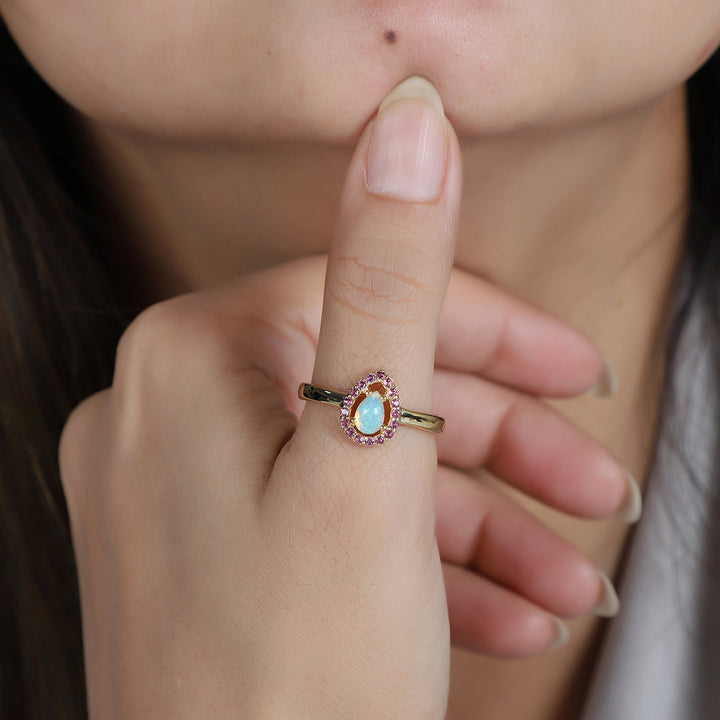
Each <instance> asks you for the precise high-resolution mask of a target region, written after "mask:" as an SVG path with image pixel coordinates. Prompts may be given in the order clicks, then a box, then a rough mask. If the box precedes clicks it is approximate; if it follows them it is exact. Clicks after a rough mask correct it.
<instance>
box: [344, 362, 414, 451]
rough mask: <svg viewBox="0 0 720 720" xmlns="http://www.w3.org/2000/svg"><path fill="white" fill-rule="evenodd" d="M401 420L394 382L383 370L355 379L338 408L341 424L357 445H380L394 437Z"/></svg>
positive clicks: (400, 409)
mask: <svg viewBox="0 0 720 720" xmlns="http://www.w3.org/2000/svg"><path fill="white" fill-rule="evenodd" d="M401 417H402V408H401V407H400V398H399V396H398V392H397V390H396V388H395V383H394V382H393V381H392V380H391V379H390V377H388V375H387V374H386V373H385V372H383V371H382V370H377V371H376V372H372V373H369V374H368V375H367V377H365V378H363V379H362V380H358V382H357V383H356V384H355V386H354V387H353V389H352V390H351V391H350V392H349V393H348V394H347V395H346V396H345V399H344V401H343V404H342V407H341V408H340V425H341V426H342V428H343V430H344V431H345V434H346V435H347V436H348V437H349V438H350V439H351V440H352V441H353V442H355V443H357V444H358V445H365V446H373V445H383V444H384V443H385V442H387V441H388V440H390V439H391V438H392V437H393V436H394V435H395V431H396V430H397V429H398V427H399V426H400V419H401Z"/></svg>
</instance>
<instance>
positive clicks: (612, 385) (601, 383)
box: [589, 358, 617, 398]
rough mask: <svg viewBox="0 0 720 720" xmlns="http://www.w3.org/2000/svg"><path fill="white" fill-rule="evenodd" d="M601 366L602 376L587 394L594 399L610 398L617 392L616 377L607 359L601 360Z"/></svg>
mask: <svg viewBox="0 0 720 720" xmlns="http://www.w3.org/2000/svg"><path fill="white" fill-rule="evenodd" d="M603 365H604V369H603V374H602V375H601V376H600V379H599V380H598V381H597V382H596V383H595V384H594V385H593V386H592V387H591V388H590V390H589V392H590V394H592V395H595V396H596V397H600V398H607V397H612V396H613V395H614V394H615V393H616V392H617V375H616V374H615V370H614V369H613V366H612V365H611V364H610V361H609V360H608V359H607V358H603Z"/></svg>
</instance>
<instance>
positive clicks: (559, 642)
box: [548, 618, 570, 650]
mask: <svg viewBox="0 0 720 720" xmlns="http://www.w3.org/2000/svg"><path fill="white" fill-rule="evenodd" d="M553 620H554V621H555V627H556V631H555V639H554V640H553V642H552V645H550V647H549V648H548V650H554V649H555V648H559V647H562V646H563V645H565V644H567V641H568V640H569V639H570V631H569V630H568V628H567V625H566V624H565V623H564V622H563V621H562V620H558V618H553Z"/></svg>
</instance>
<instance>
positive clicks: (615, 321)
mask: <svg viewBox="0 0 720 720" xmlns="http://www.w3.org/2000/svg"><path fill="white" fill-rule="evenodd" d="M437 5H438V4H437V3H409V2H398V3H381V2H376V3H362V4H360V3H345V4H338V3H327V7H325V6H324V4H322V3H317V2H316V3H310V2H287V3H280V2H267V3H254V2H253V3H251V2H240V3H238V2H233V3H229V2H228V3H226V2H220V3H214V4H213V5H212V6H211V7H208V5H207V3H200V2H194V3H193V2H188V3H183V4H178V3H167V5H166V4H163V3H154V4H153V5H152V7H142V9H141V10H139V9H138V7H137V6H136V5H135V4H131V3H129V2H110V1H109V0H103V2H98V1H97V0H95V1H94V2H91V1H90V0H86V1H85V2H70V1H68V2H64V3H49V2H48V1H47V0H32V1H31V0H16V1H15V2H9V1H8V0H2V1H0V11H2V14H3V17H4V18H5V19H6V21H7V22H8V24H9V26H10V28H11V30H12V32H13V33H14V35H15V36H16V38H17V39H18V41H19V43H20V46H21V48H22V49H23V51H24V52H25V53H26V55H27V56H28V58H29V59H30V60H31V62H33V63H34V64H35V66H36V67H37V69H38V70H39V72H40V73H41V74H42V75H43V76H44V77H45V78H46V79H47V80H48V82H49V83H50V84H51V85H52V86H53V87H55V88H56V89H57V90H58V92H60V93H61V94H62V95H63V96H64V97H65V98H66V99H67V100H68V101H69V102H70V103H71V104H72V105H74V106H75V107H76V108H77V109H78V110H79V111H80V113H82V118H81V121H82V122H83V124H84V126H85V130H86V132H87V136H88V138H89V139H90V140H91V141H92V143H93V147H94V148H95V151H96V153H97V157H98V162H99V165H100V166H101V167H102V168H103V170H104V172H105V175H106V178H107V183H108V187H109V188H110V190H109V193H110V195H111V199H113V200H115V201H116V202H117V204H118V205H119V206H122V208H123V215H124V218H125V220H126V222H127V224H128V227H129V228H130V229H131V230H132V232H131V233H129V237H132V238H134V239H133V240H129V241H128V242H134V243H135V244H136V246H137V252H138V253H139V254H140V256H141V258H142V259H143V262H144V263H145V265H146V268H147V273H148V275H149V276H150V277H151V278H152V280H153V283H154V287H155V293H156V298H157V299H160V298H163V297H167V296H170V295H174V294H176V293H177V292H178V291H180V290H199V289H202V288H211V287H214V286H216V285H217V284H218V283H222V282H227V281H229V280H230V279H231V278H233V277H235V276H237V275H238V274H243V273H248V272H250V271H256V270H259V269H262V268H267V267H270V266H273V265H276V264H278V263H281V262H284V261H287V260H291V259H292V258H294V257H297V256H300V255H304V254H308V253H314V252H325V251H327V249H328V247H330V243H331V236H332V234H333V227H334V226H335V223H336V221H337V212H338V210H337V208H338V204H339V201H340V188H341V187H342V184H343V178H344V176H345V173H346V172H347V168H348V166H349V164H350V158H351V156H352V152H353V147H354V145H355V143H356V142H357V140H358V137H359V136H360V132H361V130H362V129H363V127H365V125H366V123H367V122H368V120H369V119H370V118H371V117H372V116H373V115H374V113H375V111H376V109H377V107H378V105H379V103H380V101H381V100H382V98H383V97H384V95H385V93H386V92H387V91H389V90H390V89H391V88H392V87H394V86H395V85H396V84H397V83H398V82H400V81H401V80H403V79H404V78H405V77H407V76H409V75H413V74H422V75H424V76H425V77H427V78H428V79H430V80H431V81H432V82H433V83H434V84H435V85H436V87H437V88H438V90H439V92H440V94H441V97H442V99H443V102H444V104H445V109H446V113H447V116H448V118H449V120H450V121H451V123H452V125H453V127H454V128H455V130H457V132H458V135H459V139H460V148H461V154H462V159H463V167H464V189H463V198H462V203H461V208H462V210H461V211H460V217H459V220H458V231H457V251H456V255H455V263H456V265H457V266H459V267H462V268H464V269H466V270H467V271H469V272H470V273H472V274H473V275H476V276H479V277H482V278H484V279H486V280H489V281H490V282H491V283H492V284H493V285H495V286H497V287H500V288H505V289H507V290H509V291H511V292H512V293H515V294H517V295H519V296H521V297H522V298H524V299H526V300H530V301H532V302H534V303H536V304H538V305H540V306H541V307H544V308H546V309H548V310H550V311H552V312H554V313H555V314H557V315H558V316H560V317H561V318H563V320H564V321H566V322H567V323H568V324H569V325H571V326H574V327H577V328H580V329H582V331H583V332H584V333H585V334H586V335H587V336H589V337H590V338H591V339H592V340H593V341H594V342H595V343H596V344H597V345H598V346H600V347H601V348H602V349H603V352H604V353H605V354H606V355H607V356H609V357H610V358H611V359H612V361H613V364H614V365H615V367H616V370H617V372H618V375H619V377H620V379H621V392H620V393H619V394H618V396H617V397H615V398H613V399H612V400H610V401H605V402H604V403H599V401H597V400H593V399H589V398H579V399H575V400H566V401H562V403H561V404H560V406H559V407H560V409H561V410H562V412H563V413H564V414H565V415H566V416H567V417H569V418H571V419H572V421H573V422H574V423H576V424H577V426H579V427H580V428H582V429H583V430H585V431H586V432H588V433H590V434H591V435H592V436H594V437H595V438H597V439H598V440H599V441H601V442H602V443H603V444H604V445H605V446H606V447H608V448H610V450H611V451H612V453H613V455H614V456H615V457H617V458H618V459H619V460H620V462H621V463H622V464H623V465H625V466H627V467H629V468H630V469H631V470H632V472H633V474H635V475H636V476H637V477H639V478H642V477H643V475H644V473H645V470H646V467H647V463H648V458H649V452H650V447H651V439H652V433H653V428H654V412H648V407H652V404H653V401H654V398H656V397H657V393H658V387H659V380H660V375H661V373H660V372H658V371H657V362H656V356H657V354H656V352H655V343H656V341H657V340H658V337H660V333H661V330H662V324H661V322H662V317H663V314H664V310H665V307H666V297H667V293H668V290H669V287H670V285H671V281H672V277H673V274H674V271H675V267H676V262H677V257H678V253H679V249H680V246H681V244H682V219H683V216H684V201H685V196H686V177H687V167H686V148H685V142H684V114H683V106H682V91H681V89H680V85H681V83H682V82H683V81H684V80H685V79H686V78H687V77H688V76H689V75H690V74H691V73H692V72H693V71H694V70H695V69H696V68H697V67H699V65H700V64H701V63H702V62H703V60H704V59H706V58H707V57H708V56H709V55H710V54H711V53H712V51H713V50H714V49H715V48H716V47H717V45H718V41H719V40H720V8H718V6H717V3H715V2H711V1H710V0H693V1H692V2H681V1H680V0H663V1H662V2H650V0H632V1H631V2H623V3H602V4H600V5H599V6H598V4H590V3H586V2H580V1H579V0H578V1H577V2H574V3H569V2H566V3H563V4H562V5H561V4H560V3H559V2H549V1H548V2H536V3H531V2H527V3H521V4H520V7H513V8H510V7H506V6H504V5H503V4H502V3H495V2H491V3H478V2H460V0H458V2H455V3H447V4H443V5H442V7H440V8H438V7H437ZM515 5H517V4H515ZM619 19H620V20H621V21H619ZM638 28H642V32H641V33H639V32H638ZM390 30H391V31H393V32H394V33H395V41H394V42H393V43H388V42H387V39H386V33H387V32H388V31H390ZM50 38H51V40H52V41H51V42H50V41H48V39H50ZM158 38H162V39H163V41H162V42H161V43H160V42H158ZM629 69H631V71H629ZM518 208H522V210H523V211H522V212H518ZM318 293H319V290H318ZM615 308H622V312H621V313H619V312H617V311H616V309H615ZM517 312H518V313H519V312H520V311H519V310H518V311H517ZM338 382H340V384H342V381H341V380H340V379H338ZM516 384H517V383H516ZM533 392H542V391H539V390H537V389H534V390H533ZM543 394H548V393H543ZM648 398H650V405H648V401H647V399H648ZM444 412H446V411H444ZM446 414H449V413H447V412H446ZM443 442H446V440H445V438H443V439H442V440H441V444H440V446H439V453H440V456H441V459H442V457H443V454H444V453H448V454H450V453H451V450H450V449H448V448H447V447H443V444H442V443H443ZM481 464H482V463H480V465H481ZM477 472H478V473H481V474H482V472H483V471H482V470H477ZM512 497H513V499H515V500H517V502H519V503H522V505H523V506H526V507H529V508H531V509H532V511H533V512H534V513H535V514H537V515H539V516H540V517H541V518H542V519H543V521H544V522H545V523H546V524H547V525H548V526H550V527H551V528H553V529H554V530H555V531H557V532H558V533H559V534H560V535H562V536H565V537H568V538H570V539H571V540H572V542H573V543H574V544H575V545H577V546H579V547H580V548H581V549H582V551H583V553H584V554H585V555H586V556H587V557H589V558H591V560H592V561H593V563H594V564H595V565H597V566H599V567H602V568H604V569H605V570H606V571H607V572H608V573H609V574H610V575H612V574H613V572H614V569H615V567H616V566H617V563H618V560H619V558H620V556H621V553H622V549H623V547H624V541H625V529H624V527H623V526H622V525H621V524H619V523H617V522H614V521H610V522H608V523H599V524H588V523H586V522H580V521H578V520H575V519H572V518H568V517H567V516H566V515H561V514H557V513H554V512H553V511H551V510H548V509H547V508H546V507H544V506H543V507H541V506H538V505H537V504H535V503H533V502H532V501H528V500H527V499H525V498H524V497H523V498H518V497H516V495H513V496H512ZM571 629H572V633H573V639H572V641H571V643H569V644H568V646H567V647H565V648H563V649H562V650H560V651H556V652H555V653H553V654H552V655H551V656H547V657H544V658H542V659H541V660H539V661H538V662H537V663H535V662H533V661H529V662H523V663H514V664H510V665H509V664H507V663H503V662H498V661H497V660H494V659H488V658H483V657H480V656H477V655H475V654H472V655H471V654H469V653H465V652H463V651H459V650H455V651H454V655H453V663H454V664H453V677H452V682H451V695H450V698H451V699H450V714H449V717H451V718H463V717H476V716H477V708H478V707H482V708H483V713H484V714H483V717H487V718H495V717H498V718H500V717H502V718H503V720H509V719H511V718H513V717H518V718H520V717H522V718H530V717H532V718H544V717H547V718H551V717H552V718H555V719H557V718H560V717H563V713H565V714H566V715H567V716H568V717H573V716H574V715H573V713H574V714H575V715H576V714H577V712H576V708H577V704H578V703H579V702H580V701H581V697H582V691H583V687H582V682H578V681H577V680H576V677H575V675H574V673H575V672H576V668H578V667H583V663H584V662H585V661H587V660H588V659H591V658H592V652H593V647H594V644H593V643H594V638H595V637H596V634H597V629H598V626H597V623H596V621H594V620H584V621H579V622H578V623H576V624H575V625H572V626H571ZM518 686H521V687H523V688H524V689H526V690H527V692H525V691H524V692H523V693H517V692H515V691H513V690H512V689H513V688H517V687H518ZM573 688H575V689H573ZM578 688H579V689H578Z"/></svg>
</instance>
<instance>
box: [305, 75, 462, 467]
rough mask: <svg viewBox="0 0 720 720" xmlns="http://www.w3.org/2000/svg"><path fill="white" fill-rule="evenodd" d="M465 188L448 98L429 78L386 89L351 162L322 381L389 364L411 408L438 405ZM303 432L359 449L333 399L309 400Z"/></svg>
mask: <svg viewBox="0 0 720 720" xmlns="http://www.w3.org/2000/svg"><path fill="white" fill-rule="evenodd" d="M460 190H461V171H460V154H459V149H458V143H457V138H456V136H455V133H454V131H453V129H452V127H451V126H450V123H449V122H448V121H447V120H446V118H445V115H444V112H443V107H442V102H441V100H440V96H439V95H438V93H437V91H436V90H435V88H434V87H433V86H432V85H431V84H430V83H429V82H428V81H427V80H425V79H423V78H420V77H412V78H409V79H407V80H405V81H404V82H402V83H401V84H400V85H398V86H397V87H396V88H395V89H394V90H393V91H391V92H390V93H389V95H388V96H387V97H386V98H385V100H384V101H383V103H382V104H381V106H380V109H379V111H378V114H377V116H376V117H375V118H374V120H373V121H372V122H371V123H370V124H369V126H368V127H367V128H366V130H365V132H364V133H363V135H362V137H361V138H360V141H359V143H358V146H357V149H356V152H355V155H354V157H353V160H352V162H351V165H350V169H349V173H348V177H347V181H346V184H345V188H344V192H343V198H342V202H341V208H340V216H339V222H338V227H337V231H336V234H335V237H334V241H333V243H332V246H331V248H330V252H329V256H328V266H327V274H326V280H325V296H324V304H323V315H322V322H321V328H320V336H319V341H318V348H317V354H316V360H315V368H314V373H313V382H312V384H313V386H317V387H322V388H328V389H334V390H336V391H340V392H343V393H347V392H348V391H349V390H350V389H351V387H352V386H353V385H354V384H355V383H356V382H357V381H358V380H359V379H361V378H365V377H366V376H367V374H368V372H370V371H375V370H378V369H382V370H384V371H385V372H386V373H387V374H388V375H389V376H390V377H391V378H392V380H393V381H394V384H395V387H396V388H397V390H398V392H399V394H400V400H401V401H402V406H403V408H404V409H405V410H415V411H420V412H429V411H430V409H431V386H432V376H433V365H434V356H435V343H436V337H437V326H438V320H439V317H440V311H441V309H442V304H443V299H444V296H445V291H446V288H447V283H448V279H449V275H450V270H451V268H452V264H453V258H454V242H455V232H456V225H457V218H458V212H459V202H460ZM333 415H335V417H333ZM303 425H305V427H304V428H303ZM303 429H305V430H307V429H311V430H312V431H315V430H317V431H318V433H319V435H320V434H321V435H323V436H326V437H332V438H333V440H330V442H332V443H333V444H334V443H335V442H338V443H342V444H343V446H347V447H349V449H350V451H352V444H351V443H348V440H347V438H346V437H345V435H346V431H347V428H346V431H343V428H342V427H340V425H339V414H338V413H328V410H327V408H322V407H318V406H316V404H315V403H308V406H307V407H306V410H305V413H304V415H303V418H302V420H301V423H300V427H299V428H298V430H299V431H300V432H301V434H304V433H302V430H303ZM312 434H313V435H315V432H313V433H312ZM349 434H350V435H352V434H353V433H352V429H350V433H349ZM393 434H394V433H393V432H391V433H390V435H393ZM319 435H315V437H316V439H319ZM418 435H420V436H426V435H427V434H426V433H418V432H417V431H415V430H409V429H405V428H404V427H403V428H402V429H400V430H398V439H399V438H400V437H401V436H402V438H403V439H402V441H400V442H398V440H393V447H395V448H396V451H400V450H401V447H400V446H401V445H405V451H407V449H408V448H407V445H406V443H407V442H419V443H423V442H424V443H428V442H429V441H430V438H427V437H425V438H424V439H422V440H421V439H420V438H418V439H417V440H412V441H411V440H410V439H409V437H410V436H418ZM357 439H359V438H357V437H356V440H357ZM362 440H363V442H364V441H366V440H367V438H362ZM426 447H428V446H427V445H426ZM430 447H431V445H430ZM423 455H424V460H425V462H427V457H428V456H427V454H425V453H423ZM419 459H420V458H419Z"/></svg>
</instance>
